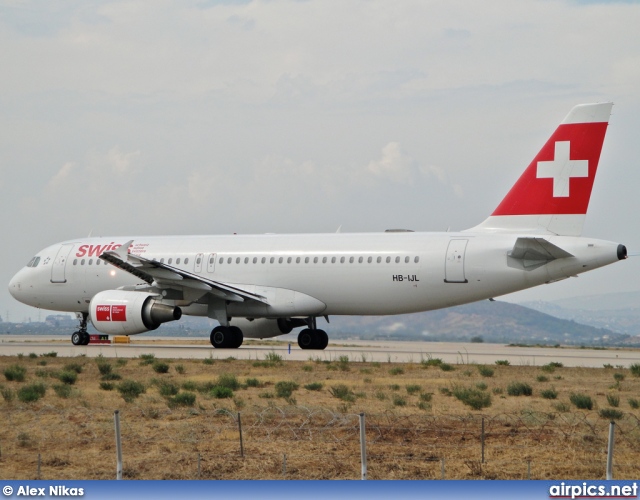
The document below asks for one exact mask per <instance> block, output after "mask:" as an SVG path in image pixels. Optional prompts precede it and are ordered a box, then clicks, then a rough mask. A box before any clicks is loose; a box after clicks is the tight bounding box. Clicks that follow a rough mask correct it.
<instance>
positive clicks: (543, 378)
mask: <svg viewBox="0 0 640 500" xmlns="http://www.w3.org/2000/svg"><path fill="white" fill-rule="evenodd" d="M536 380H537V381H538V382H549V377H547V376H546V375H538V376H537V377H536Z"/></svg>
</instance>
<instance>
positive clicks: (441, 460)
mask: <svg viewBox="0 0 640 500" xmlns="http://www.w3.org/2000/svg"><path fill="white" fill-rule="evenodd" d="M440 475H441V477H442V479H444V458H441V459H440Z"/></svg>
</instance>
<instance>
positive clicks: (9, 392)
mask: <svg viewBox="0 0 640 500" xmlns="http://www.w3.org/2000/svg"><path fill="white" fill-rule="evenodd" d="M0 392H1V393H2V398H3V399H4V400H5V401H6V402H7V403H11V401H13V398H14V397H15V393H14V392H13V389H10V388H9V387H2V388H1V389H0ZM629 401H631V400H629Z"/></svg>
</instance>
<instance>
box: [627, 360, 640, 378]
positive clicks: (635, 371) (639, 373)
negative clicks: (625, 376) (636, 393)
mask: <svg viewBox="0 0 640 500" xmlns="http://www.w3.org/2000/svg"><path fill="white" fill-rule="evenodd" d="M629 370H631V374H632V375H635V376H636V377H640V363H634V364H632V365H631V366H630V367H629Z"/></svg>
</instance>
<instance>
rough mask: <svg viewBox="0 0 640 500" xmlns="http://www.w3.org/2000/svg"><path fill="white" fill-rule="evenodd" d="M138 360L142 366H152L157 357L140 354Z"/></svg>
mask: <svg viewBox="0 0 640 500" xmlns="http://www.w3.org/2000/svg"><path fill="white" fill-rule="evenodd" d="M138 358H139V359H140V364H141V365H150V364H153V362H154V361H155V359H156V355H155V354H140V356H138Z"/></svg>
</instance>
